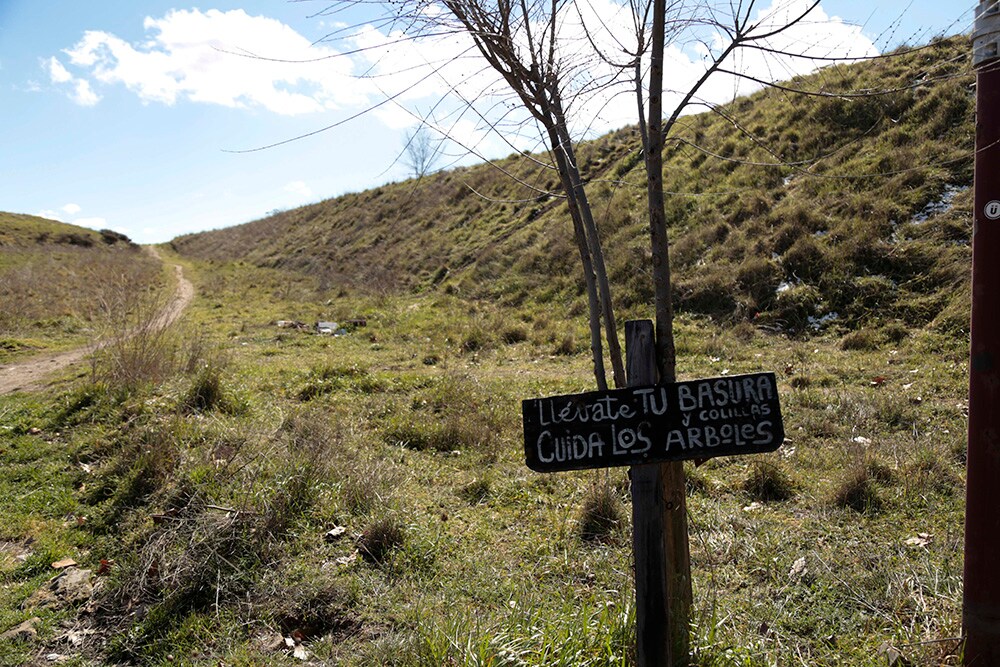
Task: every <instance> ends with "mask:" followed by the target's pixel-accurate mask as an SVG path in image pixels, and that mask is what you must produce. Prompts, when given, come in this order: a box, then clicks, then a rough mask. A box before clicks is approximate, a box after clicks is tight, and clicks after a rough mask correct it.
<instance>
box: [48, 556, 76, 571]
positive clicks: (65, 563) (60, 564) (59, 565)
mask: <svg viewBox="0 0 1000 667" xmlns="http://www.w3.org/2000/svg"><path fill="white" fill-rule="evenodd" d="M76 564H77V563H76V561H75V560H73V559H72V558H63V559H62V560H57V561H56V562H54V563H52V569H53V570H65V569H66V568H67V567H73V566H74V565H76Z"/></svg>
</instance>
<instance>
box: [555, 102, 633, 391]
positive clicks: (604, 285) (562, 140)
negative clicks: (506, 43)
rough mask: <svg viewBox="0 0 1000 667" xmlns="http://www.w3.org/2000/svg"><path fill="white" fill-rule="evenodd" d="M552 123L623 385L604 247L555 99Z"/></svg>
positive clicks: (615, 367) (616, 379) (614, 371)
mask: <svg viewBox="0 0 1000 667" xmlns="http://www.w3.org/2000/svg"><path fill="white" fill-rule="evenodd" d="M553 107H554V113H555V121H556V127H555V132H556V133H557V138H558V140H559V144H557V146H556V150H557V151H561V152H562V155H563V158H564V160H565V168H566V170H567V175H568V177H569V182H570V186H571V187H572V194H571V195H570V193H569V191H568V192H567V195H569V196H570V198H572V199H574V200H575V201H576V206H577V208H578V210H579V211H580V217H581V221H582V223H583V226H584V229H585V231H586V236H587V240H588V241H589V244H590V254H591V256H592V258H593V265H594V271H595V273H596V279H597V289H598V290H599V293H600V305H601V314H602V316H603V318H604V331H605V335H606V337H607V340H608V356H609V357H610V359H611V371H612V374H613V377H614V382H615V386H616V387H624V386H625V381H626V380H625V364H624V362H623V360H622V348H621V343H620V342H619V341H618V327H617V324H616V323H615V310H614V305H613V302H612V300H611V286H610V284H609V283H608V273H607V269H606V267H605V263H604V251H603V250H602V248H601V238H600V236H598V233H597V223H596V222H594V214H593V212H592V211H591V209H590V200H589V199H588V198H587V191H586V189H585V187H584V184H583V178H582V176H581V175H580V169H579V167H578V166H577V162H576V154H575V151H574V150H573V144H572V141H571V140H570V137H569V130H568V129H567V127H566V118H565V116H564V115H563V112H562V105H561V104H560V103H559V101H558V100H556V101H555V102H554V103H553Z"/></svg>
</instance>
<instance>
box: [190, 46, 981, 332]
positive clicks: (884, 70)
mask: <svg viewBox="0 0 1000 667" xmlns="http://www.w3.org/2000/svg"><path fill="white" fill-rule="evenodd" d="M967 50H968V49H967V45H966V41H965V40H964V39H962V38H954V39H950V40H943V41H940V42H936V43H934V44H931V45H928V46H927V47H924V48H921V49H917V50H913V51H909V52H900V53H899V54H897V55H896V56H895V57H892V58H884V59H879V60H874V61H869V62H864V63H860V64H855V65H850V66H834V67H829V68H826V69H823V70H820V71H819V72H817V73H816V74H814V75H811V76H808V77H799V78H797V79H795V80H793V81H792V82H789V83H788V84H787V85H788V86H790V87H794V88H796V89H805V90H809V91H814V92H816V93H820V94H815V95H810V96H805V95H794V94H790V93H788V92H787V91H785V90H780V89H769V90H765V91H762V92H759V93H757V94H755V95H752V96H750V97H748V98H744V99H739V100H737V101H735V102H733V103H732V104H730V105H728V106H726V107H724V108H722V109H720V110H719V112H718V113H704V114H701V115H697V116H689V117H687V118H685V119H683V127H682V128H681V129H680V131H679V132H677V133H676V135H675V136H674V137H673V141H672V142H669V143H668V147H667V149H666V156H665V158H666V159H665V174H664V176H665V186H666V189H667V190H668V191H669V192H673V193H676V194H674V195H673V196H671V197H669V198H668V202H667V207H668V218H669V219H670V220H671V221H672V222H671V230H670V231H671V235H672V244H673V245H672V263H673V267H674V274H675V302H676V305H677V308H678V309H679V310H680V311H681V312H690V313H698V314H705V315H711V316H713V317H715V318H719V319H722V320H741V319H752V320H753V321H754V322H755V323H757V324H760V325H762V326H771V327H775V328H780V329H782V330H786V331H791V332H798V331H802V330H808V329H809V328H810V326H818V325H819V323H825V322H837V323H839V324H841V325H843V326H847V327H849V328H853V327H856V326H859V325H862V324H865V323H866V322H867V321H869V320H870V319H871V318H873V317H876V316H877V317H878V318H879V319H880V320H882V321H885V320H899V321H900V322H902V323H904V324H905V325H907V326H923V325H926V324H930V323H933V324H934V325H935V326H937V327H940V328H944V329H946V330H949V331H952V332H957V331H960V330H963V329H964V327H965V322H966V315H965V303H967V290H968V284H967V282H968V280H967V277H968V262H969V256H970V251H969V230H970V225H969V218H970V210H971V190H970V189H969V186H970V185H971V182H972V160H971V151H972V149H973V146H974V127H973V112H974V106H975V105H974V88H973V78H972V76H971V74H970V73H969V63H968V58H967V55H966V52H967ZM845 91H855V92H856V91H883V92H882V93H881V94H875V95H870V96H863V97H856V96H855V97H849V96H841V95H838V94H837V93H840V92H845ZM637 146H638V139H637V136H636V132H635V130H634V129H628V128H627V129H623V130H620V131H617V132H613V133H611V134H609V135H607V136H604V137H602V138H600V139H597V140H595V141H591V142H587V143H586V144H584V145H582V146H581V148H580V150H579V156H580V161H581V165H582V167H583V172H584V174H585V175H586V177H587V178H588V179H589V181H590V193H591V197H592V199H593V203H594V210H595V212H597V214H598V218H599V225H600V227H601V233H602V234H603V235H604V238H605V244H606V253H607V257H608V265H609V271H610V274H611V277H612V281H613V283H614V288H615V292H614V293H615V295H616V299H617V300H618V305H620V306H621V305H624V306H625V307H626V311H632V310H636V311H638V310H640V309H641V310H642V312H645V313H648V306H649V304H650V302H651V298H652V297H651V286H650V284H649V279H648V276H647V273H646V269H645V267H646V264H647V258H648V249H647V248H648V236H647V235H648V232H647V228H646V219H645V210H644V205H643V200H642V194H643V186H642V183H643V179H644V171H643V164H642V160H641V159H640V156H639V155H638V153H637V150H636V149H637ZM498 166H499V167H501V169H502V171H501V169H497V168H494V167H493V166H490V165H481V166H478V167H473V168H463V169H458V170H454V171H449V172H444V173H439V174H434V175H431V176H427V177H425V178H423V179H421V180H419V181H408V182H404V183H396V184H391V185H387V186H384V187H381V188H377V189H374V190H370V191H368V192H362V193H357V194H349V195H345V196H343V197H339V198H335V199H330V200H327V201H323V202H319V203H316V204H313V205H310V206H305V207H302V208H299V209H295V210H291V211H286V212H283V213H279V214H277V215H274V216H271V217H268V218H265V219H262V220H257V221H255V222H251V223H248V224H245V225H241V226H238V227H233V228H229V229H223V230H218V231H213V232H206V233H202V234H196V235H190V236H184V237H180V238H178V239H176V240H175V241H174V242H173V246H174V248H175V249H176V250H178V251H179V252H181V253H182V254H185V255H188V256H191V257H196V258H202V259H218V260H232V259H244V260H248V261H250V262H252V263H254V264H257V265H260V266H268V267H278V268H286V269H292V270H296V271H303V272H309V273H312V274H315V275H316V276H318V277H319V278H320V279H321V281H322V282H324V283H325V284H326V285H328V286H331V287H333V286H339V287H341V288H343V287H344V286H348V287H350V286H367V287H369V288H371V287H375V288H378V289H429V288H443V289H449V290H458V291H460V292H462V293H463V294H466V295H470V296H474V297H487V298H491V299H498V300H501V301H502V302H506V303H525V302H532V301H533V302H538V303H542V304H547V303H551V302H555V303H562V304H568V303H571V302H572V301H574V300H575V299H578V298H579V297H578V294H579V291H580V286H579V283H580V282H581V281H580V279H579V277H578V274H579V270H578V268H577V259H576V253H575V249H574V246H573V245H572V239H571V230H570V224H569V221H568V215H567V213H566V211H565V207H564V205H562V203H561V199H560V198H558V197H557V196H547V195H539V194H538V192H537V191H534V190H532V189H531V188H529V187H526V186H524V185H521V184H519V183H517V182H515V181H514V180H513V179H512V178H510V176H508V175H507V174H513V175H515V176H516V177H517V179H518V180H520V181H521V182H523V183H528V184H532V185H534V186H536V187H537V188H539V189H540V190H542V191H548V192H552V193H556V192H557V190H558V185H557V181H558V179H557V177H556V175H555V174H554V173H552V171H551V170H548V169H545V168H543V167H540V166H539V165H538V164H537V163H536V162H535V161H534V160H533V159H530V158H528V157H525V156H520V155H514V156H511V157H508V158H507V159H505V160H501V161H499V162H498ZM504 172H506V173H504Z"/></svg>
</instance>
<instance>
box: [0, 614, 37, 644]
mask: <svg viewBox="0 0 1000 667" xmlns="http://www.w3.org/2000/svg"><path fill="white" fill-rule="evenodd" d="M41 622H42V619H40V618H38V617H37V616H33V617H32V618H29V619H28V620H27V621H25V622H24V623H21V624H20V625H18V626H16V627H13V628H11V629H10V630H8V631H7V632H5V633H3V634H2V635H0V639H13V640H26V641H30V640H32V639H34V638H35V637H37V636H38V630H36V629H35V626H36V625H38V624H39V623H41Z"/></svg>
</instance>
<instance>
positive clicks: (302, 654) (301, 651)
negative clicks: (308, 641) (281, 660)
mask: <svg viewBox="0 0 1000 667" xmlns="http://www.w3.org/2000/svg"><path fill="white" fill-rule="evenodd" d="M292 656H293V657H295V658H297V659H299V660H308V659H309V651H307V650H306V647H305V646H296V647H295V650H294V651H292Z"/></svg>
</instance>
